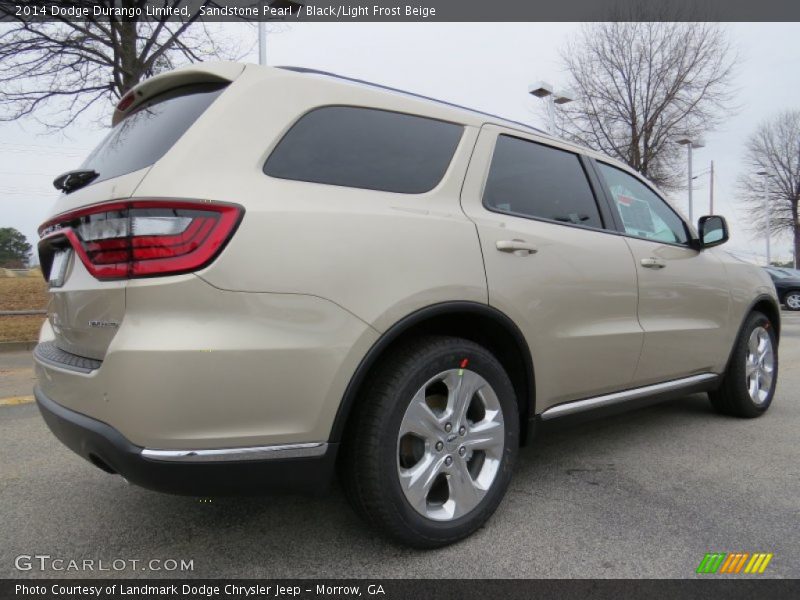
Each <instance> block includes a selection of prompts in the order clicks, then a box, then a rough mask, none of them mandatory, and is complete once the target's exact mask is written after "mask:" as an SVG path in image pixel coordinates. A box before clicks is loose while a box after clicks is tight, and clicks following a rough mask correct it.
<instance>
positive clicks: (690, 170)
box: [687, 142, 694, 223]
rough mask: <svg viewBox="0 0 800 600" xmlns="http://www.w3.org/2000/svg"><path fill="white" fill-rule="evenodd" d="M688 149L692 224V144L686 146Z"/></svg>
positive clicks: (690, 217)
mask: <svg viewBox="0 0 800 600" xmlns="http://www.w3.org/2000/svg"><path fill="white" fill-rule="evenodd" d="M687 147H688V148H689V223H694V215H693V214H692V212H693V211H692V191H693V188H694V185H693V184H692V142H689V143H688V144H687Z"/></svg>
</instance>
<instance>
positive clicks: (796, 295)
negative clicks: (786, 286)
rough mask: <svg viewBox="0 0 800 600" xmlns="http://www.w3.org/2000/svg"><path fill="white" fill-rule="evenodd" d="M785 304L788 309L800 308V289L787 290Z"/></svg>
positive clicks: (784, 298)
mask: <svg viewBox="0 0 800 600" xmlns="http://www.w3.org/2000/svg"><path fill="white" fill-rule="evenodd" d="M790 298H791V300H790ZM790 303H791V305H790ZM783 304H784V306H786V310H792V311H796V310H800V290H790V291H788V292H786V295H785V296H784V297H783ZM792 305H793V306H792Z"/></svg>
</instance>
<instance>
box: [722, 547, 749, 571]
mask: <svg viewBox="0 0 800 600" xmlns="http://www.w3.org/2000/svg"><path fill="white" fill-rule="evenodd" d="M749 556H750V553H749V552H744V553H742V552H736V553H731V554H728V558H727V559H726V560H725V562H724V563H723V564H722V568H721V569H720V570H719V572H720V573H738V572H739V570H740V569H741V568H742V565H744V561H746V560H747V558H748V557H749Z"/></svg>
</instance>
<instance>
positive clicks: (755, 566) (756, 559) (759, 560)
mask: <svg viewBox="0 0 800 600" xmlns="http://www.w3.org/2000/svg"><path fill="white" fill-rule="evenodd" d="M773 556H774V555H773V554H772V553H771V552H770V553H769V554H768V553H766V552H756V553H755V554H753V558H751V559H750V562H749V563H747V566H746V567H745V569H744V572H745V573H763V572H764V571H766V569H767V565H768V564H769V561H771V560H772V557H773Z"/></svg>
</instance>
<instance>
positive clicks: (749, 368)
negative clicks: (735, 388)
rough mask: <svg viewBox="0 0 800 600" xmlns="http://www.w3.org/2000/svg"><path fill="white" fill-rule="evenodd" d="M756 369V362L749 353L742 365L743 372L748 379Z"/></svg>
mask: <svg viewBox="0 0 800 600" xmlns="http://www.w3.org/2000/svg"><path fill="white" fill-rule="evenodd" d="M756 369H758V363H757V362H756V361H755V360H753V357H752V356H751V355H748V356H747V362H746V363H745V365H744V373H745V375H746V376H747V378H748V379H749V378H750V377H752V375H753V373H754V372H755V371H756Z"/></svg>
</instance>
